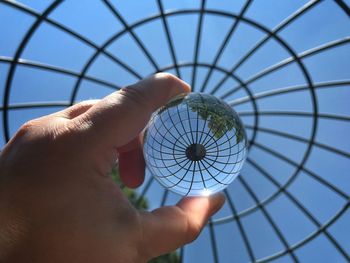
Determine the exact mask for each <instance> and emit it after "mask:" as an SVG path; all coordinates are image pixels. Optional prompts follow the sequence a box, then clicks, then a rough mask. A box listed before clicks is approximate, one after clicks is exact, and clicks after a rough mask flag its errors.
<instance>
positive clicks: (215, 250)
mask: <svg viewBox="0 0 350 263" xmlns="http://www.w3.org/2000/svg"><path fill="white" fill-rule="evenodd" d="M208 227H209V234H210V243H211V248H212V251H213V259H214V261H213V262H214V263H218V262H219V255H218V248H217V245H216V237H215V230H214V226H213V222H212V220H211V219H209V224H208Z"/></svg>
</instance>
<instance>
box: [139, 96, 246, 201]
mask: <svg viewBox="0 0 350 263" xmlns="http://www.w3.org/2000/svg"><path fill="white" fill-rule="evenodd" d="M247 144H248V142H247V136H246V133H245V130H244V127H243V124H242V121H241V120H240V118H239V116H238V114H237V113H236V112H235V111H234V110H233V109H232V108H231V107H230V106H229V105H228V104H227V103H225V102H223V101H222V100H219V99H218V98H216V97H214V96H212V95H208V94H203V93H196V92H192V93H189V94H181V95H179V96H177V97H175V98H174V99H172V100H171V101H170V102H169V103H168V104H167V105H165V106H163V107H161V108H160V109H158V110H157V111H156V112H155V113H154V114H153V115H152V117H151V120H150V121H149V123H148V125H147V127H146V129H145V133H144V142H143V152H144V157H145V161H146V166H147V168H148V169H149V170H150V172H151V174H152V175H153V176H154V177H155V178H156V179H157V180H158V182H159V183H160V184H161V185H163V186H164V187H165V188H166V189H168V190H170V191H172V192H175V193H177V194H180V195H183V196H207V195H211V194H214V193H216V192H219V191H221V190H223V189H225V188H226V187H227V186H228V185H229V184H230V183H231V182H232V181H233V180H234V179H235V178H236V177H237V175H238V174H239V172H240V171H241V169H242V165H243V163H244V161H245V159H246V156H247V150H248V147H247V146H248V145H247Z"/></svg>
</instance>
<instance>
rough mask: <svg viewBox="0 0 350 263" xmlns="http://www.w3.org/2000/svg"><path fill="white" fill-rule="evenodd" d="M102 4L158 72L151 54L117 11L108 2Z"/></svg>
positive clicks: (106, 0)
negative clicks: (126, 31)
mask: <svg viewBox="0 0 350 263" xmlns="http://www.w3.org/2000/svg"><path fill="white" fill-rule="evenodd" d="M103 3H104V4H105V5H106V6H107V8H108V9H109V10H110V11H111V12H112V14H113V15H114V16H115V17H116V18H117V19H118V21H119V22H120V23H122V24H123V26H124V28H126V29H127V30H128V32H129V33H130V35H131V36H132V38H133V39H134V40H135V42H136V44H137V45H138V47H139V48H140V49H141V50H142V52H143V53H144V54H145V56H146V57H147V59H148V60H149V62H150V63H151V64H152V65H153V67H154V68H155V70H156V71H159V66H158V65H157V62H156V61H155V59H154V58H153V56H152V55H151V53H150V52H149V51H148V50H147V48H146V47H145V45H144V44H143V42H142V41H141V39H140V38H139V37H138V36H137V35H136V34H135V32H134V31H133V30H132V29H131V28H130V26H129V25H128V23H127V22H126V20H125V19H124V18H123V17H122V15H121V14H120V13H119V12H118V11H117V9H116V8H115V7H114V6H113V5H112V4H111V3H110V2H109V1H108V0H103Z"/></svg>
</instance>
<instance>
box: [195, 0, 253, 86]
mask: <svg viewBox="0 0 350 263" xmlns="http://www.w3.org/2000/svg"><path fill="white" fill-rule="evenodd" d="M251 3H252V0H248V1H246V3H245V4H244V6H243V8H242V10H241V12H240V13H239V15H238V17H237V18H236V20H235V21H234V22H233V23H232V26H231V28H230V30H229V31H228V32H227V34H226V36H225V38H224V41H223V42H222V44H221V45H220V47H219V48H218V50H217V52H216V55H215V58H214V61H213V62H212V63H211V65H212V66H211V67H210V68H209V71H208V73H207V75H206V76H205V79H204V82H203V86H202V87H201V90H200V92H204V91H205V89H206V87H207V85H208V82H209V79H210V77H211V75H212V73H213V70H214V68H215V66H216V64H217V63H218V61H219V59H220V58H221V56H222V54H223V53H224V50H225V48H226V46H227V44H228V42H229V41H230V39H231V38H232V36H233V34H234V32H235V30H236V28H237V27H238V25H239V22H240V21H241V18H242V17H243V16H244V13H245V12H246V11H247V10H248V7H249V6H250V4H251Z"/></svg>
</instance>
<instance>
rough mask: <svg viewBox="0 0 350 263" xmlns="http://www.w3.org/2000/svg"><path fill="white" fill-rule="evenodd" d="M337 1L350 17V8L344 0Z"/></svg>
mask: <svg viewBox="0 0 350 263" xmlns="http://www.w3.org/2000/svg"><path fill="white" fill-rule="evenodd" d="M335 2H336V3H337V4H338V5H339V6H340V8H341V9H343V11H344V12H345V13H346V14H347V15H348V17H350V8H349V6H348V5H347V4H346V3H345V2H344V1H343V0H335Z"/></svg>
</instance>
